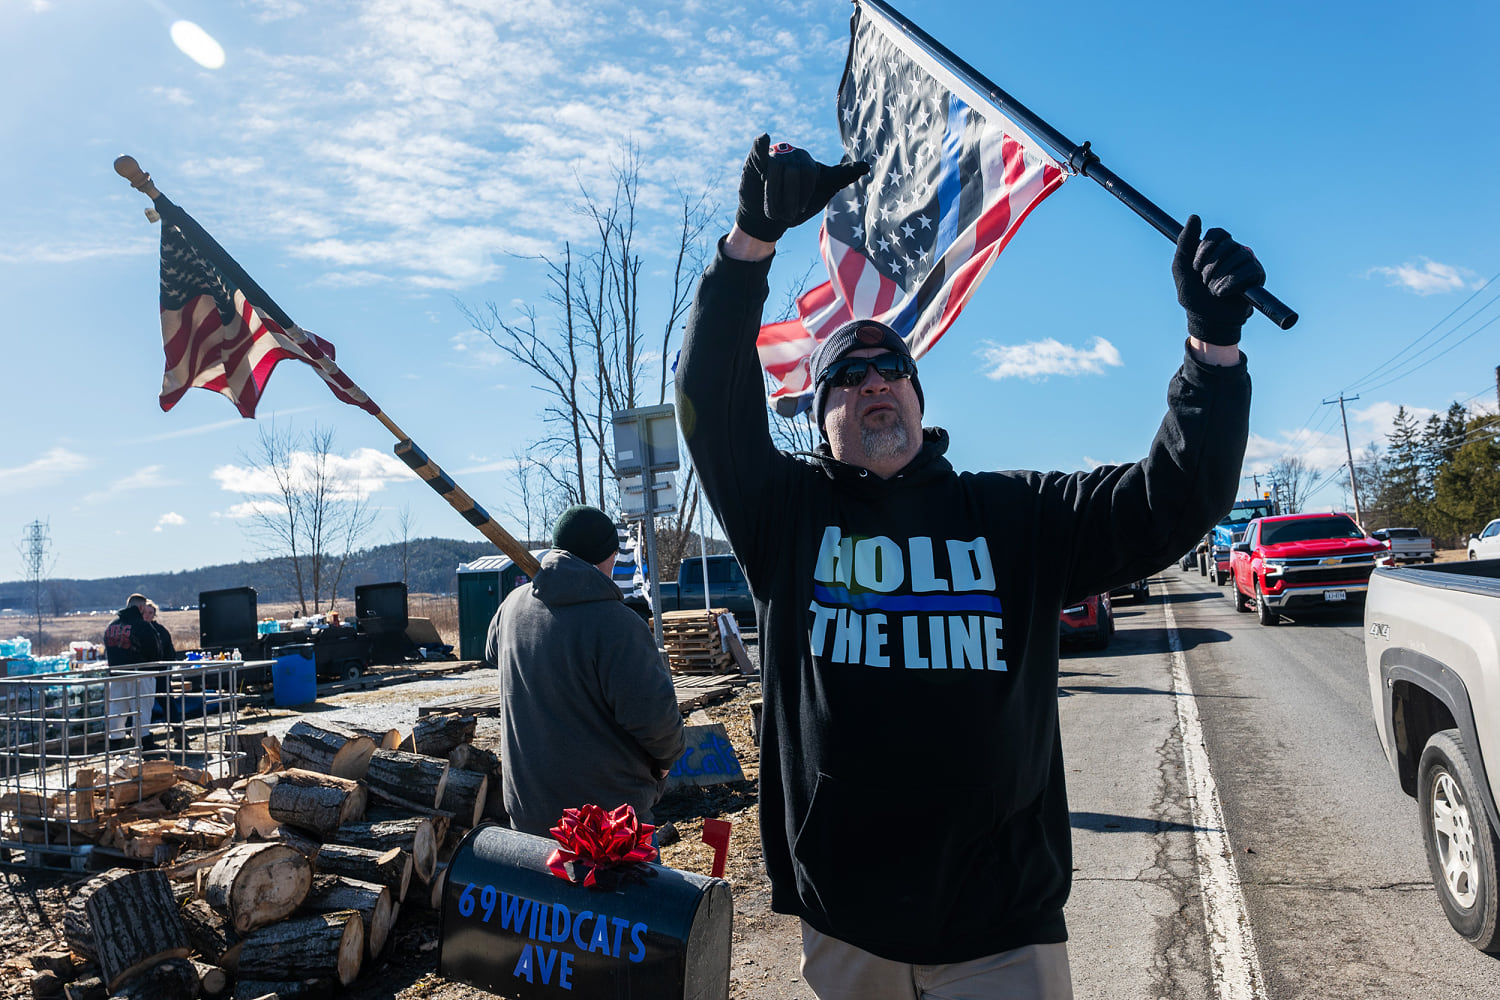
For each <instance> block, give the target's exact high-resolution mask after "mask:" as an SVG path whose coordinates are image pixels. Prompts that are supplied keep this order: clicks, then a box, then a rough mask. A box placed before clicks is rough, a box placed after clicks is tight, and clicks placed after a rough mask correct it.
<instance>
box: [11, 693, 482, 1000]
mask: <svg viewBox="0 0 1500 1000" xmlns="http://www.w3.org/2000/svg"><path fill="white" fill-rule="evenodd" d="M428 720H430V721H428ZM424 722H425V723H426V724H425V725H424V726H423V727H421V733H420V736H419V735H418V734H412V735H410V736H408V737H407V738H406V739H405V740H402V739H401V738H400V735H399V734H396V733H394V732H393V733H390V734H383V733H364V732H359V731H355V730H351V729H345V728H342V727H339V726H337V725H330V724H328V723H322V722H319V723H312V722H307V721H299V722H297V723H296V724H294V725H293V726H292V728H291V729H290V730H289V731H288V732H287V734H286V739H285V740H277V739H275V738H274V737H268V738H266V740H265V746H264V750H265V754H264V757H263V759H261V761H260V762H259V764H258V767H259V769H260V770H259V773H257V774H255V775H252V776H250V777H238V778H236V777H230V778H224V779H219V780H210V779H209V776H208V775H206V774H202V773H200V772H194V771H192V770H191V769H185V768H181V767H173V766H171V765H170V764H166V765H163V763H162V762H157V761H146V762H139V761H135V762H132V763H130V764H128V765H126V767H124V768H122V769H121V770H120V771H119V772H118V773H117V774H116V775H112V776H111V780H110V781H107V782H103V783H102V787H101V788H100V789H99V790H95V789H93V788H89V789H87V796H86V797H85V796H83V795H80V794H78V791H79V790H78V789H75V790H73V791H70V792H69V793H65V795H64V796H63V798H61V799H59V797H58V796H53V797H51V800H49V801H48V802H46V803H41V802H38V803H31V804H32V805H36V806H37V807H38V808H39V809H40V807H41V806H42V805H44V804H45V805H47V806H49V807H51V808H54V809H55V808H57V806H58V804H59V802H62V801H66V804H67V808H69V809H71V810H82V809H85V808H92V809H94V810H95V816H96V822H97V823H98V825H99V829H100V831H101V833H100V835H101V838H102V837H103V836H104V834H105V832H108V833H109V835H110V836H111V837H113V838H116V839H117V842H122V843H125V844H139V845H140V846H138V847H136V848H134V849H132V850H127V851H126V853H127V855H128V856H129V857H131V858H139V859H141V860H145V861H154V862H155V863H156V864H157V865H159V867H153V868H147V869H144V870H131V869H125V868H117V869H112V870H111V871H108V872H105V873H103V874H101V875H99V876H97V877H95V878H92V879H90V880H89V881H87V882H86V883H84V884H83V885H82V886H81V887H80V888H79V890H78V892H77V893H76V894H75V895H74V897H73V898H72V899H71V900H70V902H69V905H68V909H67V913H66V916H65V921H64V923H65V936H66V940H67V943H68V947H69V952H67V953H63V954H62V956H61V957H60V958H59V957H58V956H55V955H48V954H46V953H39V954H37V955H34V956H32V966H33V970H34V971H33V973H32V975H33V989H37V988H41V989H43V990H44V991H45V990H50V991H51V992H44V993H38V994H36V995H39V996H40V995H51V996H62V995H65V994H66V995H67V996H74V995H77V996H85V995H87V996H93V995H98V996H101V997H102V996H114V997H129V998H135V997H139V998H146V997H152V998H161V1000H174V998H176V997H194V996H200V995H201V996H209V997H220V996H225V997H227V996H230V995H231V994H232V995H233V996H236V997H238V996H246V997H260V996H262V995H265V994H268V993H275V992H278V988H279V987H283V988H290V984H293V983H295V984H298V988H299V989H305V984H307V983H309V982H313V983H318V984H321V985H323V986H326V987H334V986H336V985H338V984H344V985H347V984H348V983H350V982H352V981H353V980H354V979H355V978H356V977H357V976H358V975H359V973H360V970H361V968H363V967H364V966H365V964H366V963H367V962H368V961H370V960H372V959H374V958H375V957H376V956H378V955H379V954H380V952H381V950H382V949H383V948H384V947H385V946H386V944H387V943H388V941H389V940H390V937H391V932H392V928H393V926H394V924H395V922H396V921H397V919H398V917H399V914H400V912H401V910H402V907H403V905H408V906H410V907H411V908H412V909H415V910H427V909H435V908H437V907H439V906H440V905H441V886H442V871H443V869H444V867H445V865H446V858H447V856H448V854H449V853H450V852H451V849H452V846H453V844H454V843H456V840H457V838H458V837H459V836H461V835H462V833H464V832H465V831H466V830H467V829H469V828H470V827H471V826H474V825H476V824H477V823H479V822H480V821H481V818H482V817H483V816H484V815H486V814H488V813H490V812H491V811H492V810H493V808H494V804H495V803H496V802H497V801H498V799H499V786H500V779H499V760H498V758H497V757H496V756H495V755H494V754H493V753H490V752H489V751H485V750H482V749H479V748H476V747H474V746H473V745H472V744H471V743H470V742H469V740H471V739H472V738H473V735H474V732H475V725H476V720H475V719H474V717H473V716H471V715H470V716H464V715H459V714H456V713H440V714H436V715H432V716H428V717H427V719H425V720H424ZM383 745H387V746H386V748H382V746H383ZM395 745H404V746H408V747H417V748H425V749H426V750H427V751H428V752H427V753H414V752H411V751H409V750H407V751H402V750H395V749H390V748H389V747H390V746H395ZM293 765H295V766H293ZM335 772H337V773H335ZM127 777H128V778H130V779H131V780H130V781H129V782H127V781H126V780H125V778H127ZM85 798H86V801H87V805H84V804H83V803H84V801H85ZM52 800H56V801H52ZM501 816H503V811H502V812H501ZM206 824H212V830H211V831H210V829H209V827H208V826H207V825H206ZM148 826H149V829H148V828H147V827H148ZM148 847H149V849H148ZM164 856H169V863H168V862H167V861H163V857H164ZM64 959H65V960H66V961H64Z"/></svg>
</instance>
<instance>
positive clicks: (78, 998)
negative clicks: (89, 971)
mask: <svg viewBox="0 0 1500 1000" xmlns="http://www.w3.org/2000/svg"><path fill="white" fill-rule="evenodd" d="M63 996H64V997H66V998H67V1000H108V998H109V990H108V989H106V988H105V986H104V983H103V981H102V980H100V978H99V977H98V976H89V977H88V978H86V979H75V980H73V981H72V982H71V983H67V984H66V985H64V986H63Z"/></svg>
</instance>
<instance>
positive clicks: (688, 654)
mask: <svg viewBox="0 0 1500 1000" xmlns="http://www.w3.org/2000/svg"><path fill="white" fill-rule="evenodd" d="M728 613H729V612H728V610H727V609H725V608H714V609H713V610H711V611H663V612H662V615H661V637H662V643H663V644H664V645H665V646H666V650H667V666H668V667H670V668H671V670H672V672H673V673H674V674H732V673H739V670H740V668H739V665H738V664H737V663H736V662H735V658H734V654H733V653H732V652H731V651H730V649H729V647H728V645H727V644H726V643H725V642H724V639H723V636H722V635H721V634H720V629H719V616H720V615H726V614H728Z"/></svg>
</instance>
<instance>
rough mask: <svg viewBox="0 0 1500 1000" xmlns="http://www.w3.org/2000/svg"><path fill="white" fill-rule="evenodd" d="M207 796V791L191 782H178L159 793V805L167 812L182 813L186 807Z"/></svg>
mask: <svg viewBox="0 0 1500 1000" xmlns="http://www.w3.org/2000/svg"><path fill="white" fill-rule="evenodd" d="M207 795H208V789H207V788H205V787H203V786H202V785H195V784H193V783H192V782H191V781H179V782H178V783H177V784H175V785H173V786H172V787H171V788H168V789H167V790H166V791H165V792H162V793H161V804H162V805H164V806H166V807H167V810H168V811H169V812H174V813H175V812H182V811H183V810H184V809H186V808H187V807H188V806H190V805H192V804H193V803H194V802H197V801H198V800H199V799H201V798H204V797H205V796H207Z"/></svg>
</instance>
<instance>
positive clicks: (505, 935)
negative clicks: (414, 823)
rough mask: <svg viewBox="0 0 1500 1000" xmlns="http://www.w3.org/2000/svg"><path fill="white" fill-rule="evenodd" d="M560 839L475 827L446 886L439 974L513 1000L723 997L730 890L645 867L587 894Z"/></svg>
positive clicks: (606, 878) (720, 883) (603, 881)
mask: <svg viewBox="0 0 1500 1000" xmlns="http://www.w3.org/2000/svg"><path fill="white" fill-rule="evenodd" d="M555 847H557V843H556V842H555V841H552V840H549V839H546V838H542V837H532V836H529V835H527V834H524V833H518V832H517V831H515V830H510V829H507V828H506V827H503V826H479V827H475V828H474V829H473V830H471V831H469V834H468V836H466V837H465V838H464V839H463V842H462V843H460V844H459V845H458V847H457V848H456V849H455V850H454V852H453V860H452V862H451V863H450V864H449V865H448V874H447V878H446V880H445V882H444V886H443V897H442V908H441V919H442V925H441V928H442V929H441V935H440V940H439V951H438V975H440V976H443V977H444V978H446V979H450V980H453V981H454V982H460V983H468V984H469V985H471V986H478V987H479V988H480V989H484V990H489V991H491V992H494V993H498V994H500V995H501V996H506V997H512V998H517V1000H543V998H557V1000H563V998H573V997H576V998H580V1000H581V998H585V997H590V998H624V997H631V998H640V1000H728V997H729V950H730V938H731V936H732V923H733V919H734V900H733V899H732V898H731V896H730V893H729V883H728V882H726V881H724V880H723V879H718V878H709V877H708V876H704V875H697V874H693V873H692V872H684V871H677V870H675V869H672V868H664V867H662V866H660V865H654V864H640V865H637V866H634V867H633V868H632V869H630V870H629V871H628V872H624V873H621V874H620V875H619V876H618V877H616V876H615V874H614V873H600V876H599V878H600V884H599V885H597V886H593V887H588V888H585V887H584V886H582V885H579V884H576V883H573V882H570V881H568V880H566V879H562V878H559V877H558V876H556V875H554V874H552V872H551V871H550V870H549V869H548V867H547V859H548V858H549V857H550V856H551V854H552V851H553V849H554V848H555Z"/></svg>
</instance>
